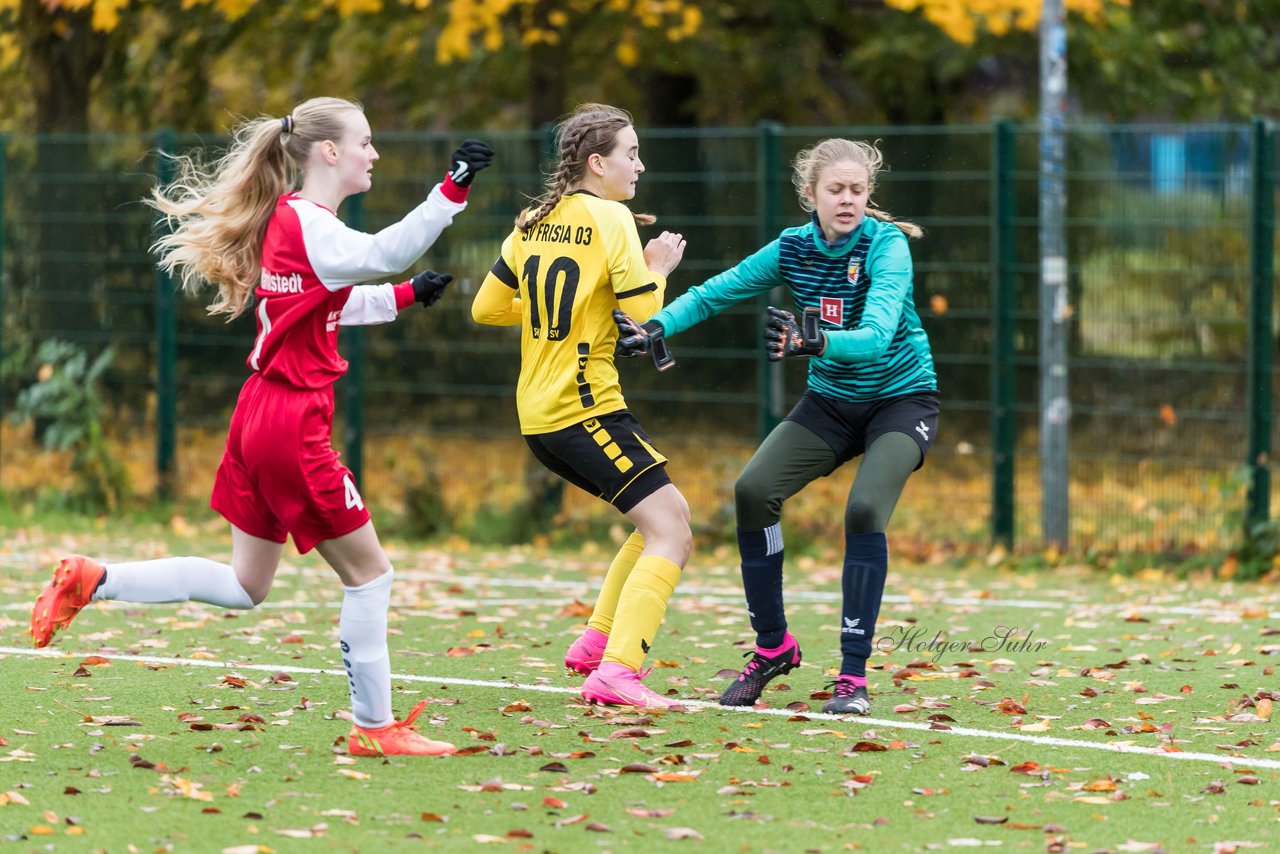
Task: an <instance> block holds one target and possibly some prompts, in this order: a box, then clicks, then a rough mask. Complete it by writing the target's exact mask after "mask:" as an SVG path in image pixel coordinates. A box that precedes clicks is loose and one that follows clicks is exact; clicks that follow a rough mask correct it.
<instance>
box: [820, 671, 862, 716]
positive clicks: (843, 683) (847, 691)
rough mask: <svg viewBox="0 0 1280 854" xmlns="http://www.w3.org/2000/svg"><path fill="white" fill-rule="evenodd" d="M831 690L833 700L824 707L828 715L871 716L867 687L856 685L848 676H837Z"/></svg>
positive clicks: (823, 709)
mask: <svg viewBox="0 0 1280 854" xmlns="http://www.w3.org/2000/svg"><path fill="white" fill-rule="evenodd" d="M828 687H830V688H831V699H830V700H827V702H826V704H824V705H823V707H822V711H823V712H825V713H826V714H828V715H869V714H871V698H870V697H869V696H867V687H866V686H865V685H854V684H853V680H852V679H850V678H849V677H847V676H843V675H841V676H837V677H836V681H834V682H832V683H831V684H830V685H829V686H828Z"/></svg>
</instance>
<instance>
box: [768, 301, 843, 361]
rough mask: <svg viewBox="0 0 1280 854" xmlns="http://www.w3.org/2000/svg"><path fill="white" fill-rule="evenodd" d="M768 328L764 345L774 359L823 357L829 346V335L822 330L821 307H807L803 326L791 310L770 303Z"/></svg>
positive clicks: (770, 359)
mask: <svg viewBox="0 0 1280 854" xmlns="http://www.w3.org/2000/svg"><path fill="white" fill-rule="evenodd" d="M766 318H767V322H766V324H765V327H764V347H765V351H766V352H767V353H768V355H769V361H770V362H780V361H782V360H783V359H785V358H786V357H787V356H821V355H822V351H823V350H825V349H826V348H827V336H826V334H825V333H823V332H822V331H821V330H819V329H818V309H817V308H814V307H809V308H806V309H805V310H804V320H803V324H804V326H803V328H801V326H800V325H799V324H797V323H796V317H795V315H794V314H792V313H791V312H789V311H783V310H782V309H780V308H774V307H773V306H769V310H768V312H767V313H766Z"/></svg>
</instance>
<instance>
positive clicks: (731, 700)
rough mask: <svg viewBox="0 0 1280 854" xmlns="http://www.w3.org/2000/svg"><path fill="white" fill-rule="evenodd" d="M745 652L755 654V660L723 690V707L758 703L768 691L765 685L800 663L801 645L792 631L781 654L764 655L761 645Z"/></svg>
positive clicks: (749, 662) (721, 697) (721, 696)
mask: <svg viewBox="0 0 1280 854" xmlns="http://www.w3.org/2000/svg"><path fill="white" fill-rule="evenodd" d="M743 654H744V655H749V656H751V660H750V661H748V662H747V666H746V667H744V668H742V672H741V673H739V674H738V676H737V678H736V679H734V680H733V681H732V682H730V683H729V685H728V687H727V688H725V689H724V691H723V692H721V694H720V705H722V706H754V705H755V704H756V701H757V700H759V699H760V695H761V694H762V693H763V692H764V688H765V686H766V685H768V684H769V683H770V682H771V681H772V680H773V679H774V678H776V677H778V676H781V675H782V674H784V673H790V672H791V671H792V670H795V669H796V668H797V667H799V666H800V644H798V643H796V639H795V636H794V635H792V634H791V632H787V637H786V640H785V641H783V644H782V651H781V652H780V653H778V654H777V655H774V656H768V655H764V654H763V653H761V652H760V648H759V647H756V648H755V649H754V650H752V651H750V652H746V653H743Z"/></svg>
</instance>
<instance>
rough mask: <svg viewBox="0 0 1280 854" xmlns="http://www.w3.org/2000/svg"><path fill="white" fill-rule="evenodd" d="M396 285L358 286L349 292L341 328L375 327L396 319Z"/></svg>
mask: <svg viewBox="0 0 1280 854" xmlns="http://www.w3.org/2000/svg"><path fill="white" fill-rule="evenodd" d="M395 287H396V286H395V285H393V284H390V283H387V284H385V285H358V286H356V287H354V288H352V289H351V290H350V291H348V292H347V302H346V304H345V305H343V306H342V316H341V317H340V318H338V325H339V326H373V325H374V324H377V323H389V322H390V321H392V320H395V319H396V315H397V314H398V313H399V309H398V308H396V291H395Z"/></svg>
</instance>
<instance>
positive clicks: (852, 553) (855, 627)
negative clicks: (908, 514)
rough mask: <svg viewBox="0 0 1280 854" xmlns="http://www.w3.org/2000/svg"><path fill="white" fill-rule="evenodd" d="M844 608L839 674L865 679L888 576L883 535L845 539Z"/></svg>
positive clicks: (887, 550)
mask: <svg viewBox="0 0 1280 854" xmlns="http://www.w3.org/2000/svg"><path fill="white" fill-rule="evenodd" d="M844 548H845V551H844V578H843V583H842V585H841V586H842V588H843V590H844V607H843V612H842V614H841V625H840V652H841V662H840V672H841V673H844V674H848V675H850V676H866V675H867V659H868V658H870V657H871V642H872V640H873V639H874V638H875V633H876V618H877V617H879V616H880V600H881V598H883V596H884V579H885V576H886V575H888V573H889V545H888V542H887V541H886V540H885V536H884V534H883V533H880V532H876V533H868V534H849V533H846V534H845V535H844Z"/></svg>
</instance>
